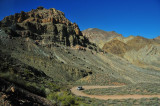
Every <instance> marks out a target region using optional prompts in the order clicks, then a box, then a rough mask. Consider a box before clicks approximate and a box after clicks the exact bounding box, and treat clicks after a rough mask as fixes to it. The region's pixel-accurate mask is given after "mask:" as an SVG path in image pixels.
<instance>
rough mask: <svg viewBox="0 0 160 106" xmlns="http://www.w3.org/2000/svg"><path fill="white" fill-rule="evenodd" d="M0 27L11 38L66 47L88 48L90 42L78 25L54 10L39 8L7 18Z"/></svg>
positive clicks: (0, 23)
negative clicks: (28, 39) (39, 41)
mask: <svg viewBox="0 0 160 106" xmlns="http://www.w3.org/2000/svg"><path fill="white" fill-rule="evenodd" d="M0 27H1V28H2V29H4V30H5V31H6V33H7V34H8V35H10V36H11V37H24V38H26V37H29V38H31V39H34V40H42V41H43V40H46V39H47V42H46V43H49V42H54V43H60V44H63V45H66V46H75V45H81V46H83V47H87V45H88V44H90V43H89V40H88V39H87V38H86V37H85V36H83V35H82V33H81V31H80V29H79V27H78V25H77V24H76V23H72V22H70V21H69V20H68V19H67V18H65V15H64V13H63V12H61V11H59V10H56V9H54V8H50V9H45V8H43V7H38V8H37V9H32V10H31V11H29V12H24V11H21V13H16V14H14V15H10V16H7V17H5V18H4V19H3V20H2V21H1V22H0Z"/></svg>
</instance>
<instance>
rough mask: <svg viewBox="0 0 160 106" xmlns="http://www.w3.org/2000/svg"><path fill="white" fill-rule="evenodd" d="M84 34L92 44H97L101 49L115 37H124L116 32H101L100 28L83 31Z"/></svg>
mask: <svg viewBox="0 0 160 106" xmlns="http://www.w3.org/2000/svg"><path fill="white" fill-rule="evenodd" d="M82 33H83V35H84V36H86V37H87V38H88V39H89V40H90V41H91V42H93V43H96V44H97V45H98V46H99V47H100V48H102V47H103V45H104V44H105V43H106V42H107V41H109V40H111V39H113V38H115V37H122V35H121V34H118V33H116V32H114V31H110V32H107V31H103V30H100V29H98V28H89V29H86V30H84V31H82Z"/></svg>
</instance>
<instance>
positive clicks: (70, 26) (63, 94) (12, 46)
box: [0, 7, 160, 106]
mask: <svg viewBox="0 0 160 106" xmlns="http://www.w3.org/2000/svg"><path fill="white" fill-rule="evenodd" d="M88 30H89V29H88ZM90 30H91V37H90V36H86V35H85V33H84V32H85V31H83V34H84V35H83V34H82V32H81V31H80V29H79V27H78V25H77V24H75V23H72V22H70V21H69V20H68V19H66V18H65V16H64V13H63V12H61V11H59V10H56V9H54V8H51V9H45V8H43V7H38V8H37V9H33V10H31V11H29V12H23V11H22V12H21V13H16V14H15V15H11V16H7V17H5V18H4V19H3V20H2V21H0V97H1V98H0V104H4V105H12V106H19V105H27V106H30V105H31V106H32V105H35V106H39V105H40V106H54V105H55V106H57V105H62V106H70V105H94V100H92V99H89V100H88V99H87V100H86V98H83V97H76V96H75V95H73V94H72V93H71V92H70V89H71V88H72V87H73V86H83V85H126V86H128V85H130V86H131V85H136V84H137V85H138V84H141V83H143V84H148V83H152V84H157V83H159V82H160V72H159V70H160V67H159V66H160V65H159V60H160V59H159V57H160V56H159V49H160V48H159V47H160V46H159V43H157V42H155V41H154V40H149V39H145V38H142V37H133V36H130V37H129V38H124V37H122V36H121V35H120V34H116V33H115V32H105V31H100V30H98V29H90ZM92 30H95V33H96V35H94V33H92ZM93 32H94V31H93ZM99 33H100V35H99ZM92 36H93V37H92ZM90 40H91V41H90ZM95 41H97V42H96V43H97V45H99V46H100V47H102V48H103V49H104V50H101V49H100V48H98V47H97V46H96V44H95V43H94V42H95ZM98 41H102V42H103V43H104V44H105V45H104V46H102V43H100V42H98ZM105 51H106V52H105ZM117 55H118V56H117ZM152 57H153V58H152ZM136 60H138V62H139V63H140V62H141V61H142V62H143V63H144V62H145V64H146V65H145V66H146V67H141V66H139V65H134V64H133V63H137V61H136ZM132 61H133V62H132ZM147 66H148V67H147ZM157 92H158V90H157Z"/></svg>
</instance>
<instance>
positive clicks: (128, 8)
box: [0, 0, 160, 38]
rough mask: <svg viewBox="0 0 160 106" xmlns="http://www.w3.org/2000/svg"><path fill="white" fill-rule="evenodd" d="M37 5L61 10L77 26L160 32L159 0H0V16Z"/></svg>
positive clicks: (124, 32)
mask: <svg viewBox="0 0 160 106" xmlns="http://www.w3.org/2000/svg"><path fill="white" fill-rule="evenodd" d="M38 6H43V7H45V8H47V9H49V8H56V9H58V10H60V11H63V12H64V13H65V15H66V17H67V18H68V19H69V20H70V21H72V22H76V23H77V24H78V25H79V27H80V29H81V30H85V29H87V28H99V29H102V30H105V31H116V32H117V33H120V34H122V35H123V36H125V37H127V36H129V35H135V36H136V35H139V36H143V37H146V38H155V37H157V36H159V35H160V0H0V20H2V19H3V18H4V17H5V16H8V15H11V14H14V13H18V12H20V11H22V10H23V11H26V12H27V11H30V10H31V9H36V8H37V7H38Z"/></svg>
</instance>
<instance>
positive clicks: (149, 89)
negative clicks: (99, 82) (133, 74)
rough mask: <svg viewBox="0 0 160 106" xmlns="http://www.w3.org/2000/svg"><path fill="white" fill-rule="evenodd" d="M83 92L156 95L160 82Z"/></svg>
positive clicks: (159, 91) (159, 88) (159, 90)
mask: <svg viewBox="0 0 160 106" xmlns="http://www.w3.org/2000/svg"><path fill="white" fill-rule="evenodd" d="M84 92H85V93H87V94H92V95H126V94H131V95H134V94H139V95H158V94H160V84H159V83H140V84H131V85H128V86H124V87H119V88H107V89H89V90H85V91H84Z"/></svg>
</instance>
